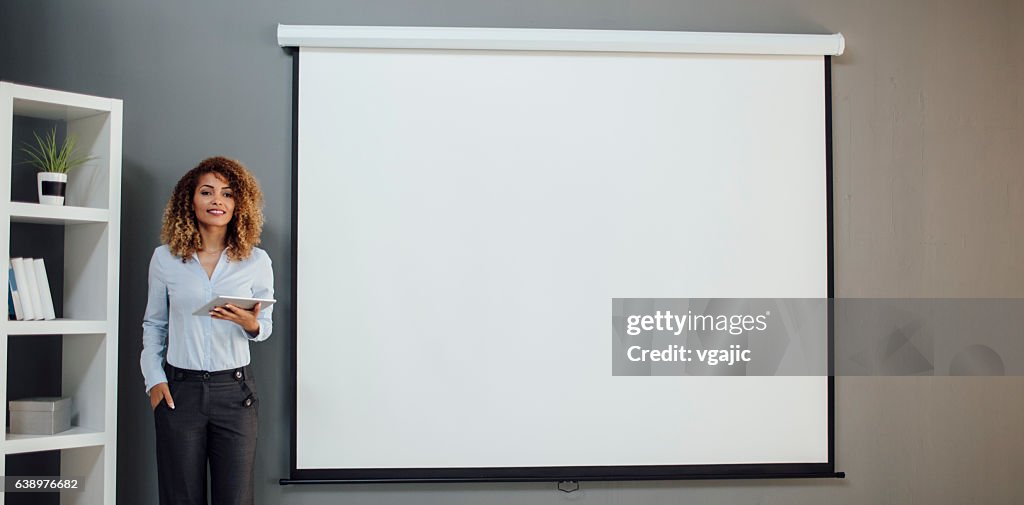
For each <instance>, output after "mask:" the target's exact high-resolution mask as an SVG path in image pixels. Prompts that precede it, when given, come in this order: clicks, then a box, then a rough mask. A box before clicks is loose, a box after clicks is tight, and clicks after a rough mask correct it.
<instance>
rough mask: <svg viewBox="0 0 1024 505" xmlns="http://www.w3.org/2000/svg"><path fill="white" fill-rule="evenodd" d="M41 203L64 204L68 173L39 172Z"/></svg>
mask: <svg viewBox="0 0 1024 505" xmlns="http://www.w3.org/2000/svg"><path fill="white" fill-rule="evenodd" d="M37 179H38V182H39V184H38V187H39V203H42V204H45V205H64V193H65V192H66V191H67V187H68V174H60V173H57V172H39V175H38V177H37Z"/></svg>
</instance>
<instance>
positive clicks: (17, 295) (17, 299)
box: [7, 265, 25, 321]
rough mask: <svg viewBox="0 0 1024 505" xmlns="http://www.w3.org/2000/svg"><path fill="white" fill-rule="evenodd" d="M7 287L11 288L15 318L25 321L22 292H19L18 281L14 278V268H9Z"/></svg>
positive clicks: (9, 266)
mask: <svg viewBox="0 0 1024 505" xmlns="http://www.w3.org/2000/svg"><path fill="white" fill-rule="evenodd" d="M7 285H8V286H9V287H10V293H11V305H13V306H14V318H15V319H17V320H18V321H22V320H24V319H25V309H23V308H21V292H19V291H18V279H17V278H15V277H14V267H13V266H11V265H8V266H7Z"/></svg>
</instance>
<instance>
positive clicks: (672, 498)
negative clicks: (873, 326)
mask: <svg viewBox="0 0 1024 505" xmlns="http://www.w3.org/2000/svg"><path fill="white" fill-rule="evenodd" d="M284 4H285V3H284V2H272V1H269V0H262V1H242V0H231V1H219V2H199V1H182V2H166V1H165V2H156V1H137V0H98V1H92V2H73V1H66V2H57V1H38V0H24V1H14V0H4V1H3V2H2V3H0V78H2V79H4V80H10V81H15V82H20V83H25V84H32V85H40V86H47V87H54V88H61V89H67V90H71V91H78V92H83V93H91V94H97V95H104V96H111V97H119V98H122V99H124V103H125V108H124V111H125V125H124V127H125V128H124V176H123V182H122V184H123V200H122V201H123V205H124V208H123V211H122V212H123V223H124V229H123V233H122V241H123V246H122V251H121V252H122V263H121V264H122V269H121V292H122V297H121V299H122V302H121V324H120V338H121V344H120V351H119V354H120V376H121V384H120V386H119V389H118V394H119V404H118V413H119V423H120V425H119V435H118V446H119V449H120V450H119V452H118V499H119V502H120V503H131V504H136V503H155V500H156V480H155V479H156V477H155V475H156V473H155V472H156V470H155V462H154V456H153V451H152V449H151V448H152V447H153V428H152V417H151V415H150V412H149V408H148V403H147V401H146V397H145V396H144V395H143V390H142V387H143V386H142V379H141V375H140V373H139V370H138V355H139V350H140V347H141V344H140V340H139V325H140V319H141V316H142V312H143V304H142V302H141V300H140V299H139V297H138V296H137V295H138V294H139V293H142V292H144V289H145V286H146V266H147V261H148V259H149V255H150V251H151V250H152V248H153V247H154V246H155V245H156V244H157V241H158V234H159V223H160V215H161V210H162V208H163V205H164V202H165V201H166V198H167V196H168V194H169V191H170V189H171V187H172V185H173V183H174V182H175V181H176V180H177V178H178V177H179V176H180V175H181V174H182V173H183V171H184V170H186V169H187V168H190V167H191V166H193V165H194V164H195V163H196V162H197V161H198V160H199V159H201V158H203V157H206V156H209V155H213V154H225V155H228V156H233V157H237V158H240V159H242V160H244V161H246V162H247V163H248V165H249V166H250V167H251V168H252V169H253V171H254V172H255V173H256V174H257V176H258V177H259V179H260V181H261V182H262V184H263V187H264V190H265V191H266V196H267V202H268V205H267V209H266V210H267V226H266V233H265V235H264V246H265V248H266V249H267V250H268V251H269V253H270V255H271V256H272V257H273V258H274V260H275V263H274V265H275V273H276V276H277V284H278V289H279V294H278V298H279V299H280V300H281V303H280V305H279V306H278V310H277V317H276V328H277V330H276V332H275V335H274V336H273V337H272V338H271V339H270V340H269V341H267V342H264V343H260V344H258V345H255V346H254V354H253V360H254V363H255V365H256V366H257V367H258V370H259V373H260V376H259V381H260V387H261V388H262V392H263V394H262V397H263V402H264V403H263V407H262V409H261V413H260V415H261V433H260V440H259V455H258V465H257V477H258V484H257V486H258V493H259V495H260V496H259V498H258V500H257V503H261V504H277V503H289V504H327V503H335V502H340V501H343V500H344V501H351V502H360V503H446V504H448V503H503V504H504V503H524V504H537V503H559V502H569V501H581V502H584V503H594V504H605V503H608V504H611V503H638V504H654V503H683V502H698V503H723V504H724V503H729V504H734V503H737V504H760V503H806V504H817V503H825V502H830V503H863V504H876V503H907V502H916V503H1024V486H1021V485H1020V475H1022V474H1024V437H1022V436H1021V435H1020V430H1021V428H1022V427H1024V379H1022V378H1019V377H1017V378H975V379H963V378H960V379H957V378H840V379H839V380H838V387H837V408H836V410H837V416H838V417H837V422H836V430H837V463H838V468H839V469H840V470H844V471H847V472H848V473H849V478H848V479H846V480H845V481H836V480H828V481H742V482H725V481H717V482H653V483H651V482H641V483H636V482H629V483H585V484H584V485H583V490H582V492H579V493H576V494H573V495H565V494H562V493H560V492H557V491H555V490H554V489H553V486H552V485H550V484H543V483H536V484H472V485H469V484H450V485H379V486H363V485H360V486H302V487H280V486H278V485H277V484H276V481H277V479H278V478H280V477H284V476H286V475H287V471H288V468H287V467H288V452H289V447H288V442H289V441H288V422H289V421H288V419H289V407H288V403H287V402H288V394H289V392H288V391H287V390H286V384H287V383H288V377H287V373H286V370H287V368H288V365H287V364H288V349H289V346H288V341H289V339H290V338H291V337H292V335H290V334H289V330H288V328H289V325H290V321H289V316H288V314H289V313H290V312H291V310H292V308H293V307H292V303H291V299H290V298H291V294H290V293H289V290H288V286H289V282H290V279H289V278H288V272H289V267H288V265H289V264H290V262H291V255H290V248H289V237H290V233H291V229H290V217H289V213H288V209H289V208H290V205H291V202H290V180H289V174H290V148H291V147H290V146H291V144H290V141H291V139H290V135H291V86H292V78H291V59H290V57H288V56H287V55H286V54H285V53H284V52H283V51H282V50H281V49H280V48H278V47H277V46H276V43H275V25H276V24H277V23H291V24H367V25H425V26H429V25H449V26H496V27H500V26H507V27H539V28H616V29H646V30H711V31H753V32H795V33H831V32H842V33H844V34H845V35H846V37H847V47H848V49H847V53H846V54H845V55H843V56H842V57H839V58H836V59H835V61H834V67H833V77H834V99H833V100H834V106H835V108H834V127H835V155H836V157H835V203H836V212H835V224H836V287H837V294H838V295H839V296H894V297H903V296H928V297H953V296H960V297H971V296H980V297H995V296H1006V297H1020V296H1024V262H1021V261H1020V259H1021V258H1020V254H1021V251H1022V248H1024V233H1022V230H1021V227H1020V226H1021V223H1022V222H1024V219H1022V218H1024V198H1022V197H1024V170H1022V168H1024V167H1022V162H1021V160H1022V159H1024V147H1022V146H1024V35H1021V30H1020V29H1019V27H1020V26H1024V2H1020V1H1016V0H1006V1H966V0H965V1H960V2H956V1H935V0H921V1H895V0H878V1H850V0H749V1H741V0H677V1H672V2H669V1H664V0H631V1H629V2H625V1H622V2H614V1H610V0H572V1H570V0H518V1H509V0H440V1H436V2H424V1H412V0H405V1H395V0H372V1H371V0H362V1H360V0H347V1H337V2H332V1H328V0H315V1H314V0H306V1H294V2H287V4H288V5H284ZM751 421H752V422H756V420H754V419H752V420H751Z"/></svg>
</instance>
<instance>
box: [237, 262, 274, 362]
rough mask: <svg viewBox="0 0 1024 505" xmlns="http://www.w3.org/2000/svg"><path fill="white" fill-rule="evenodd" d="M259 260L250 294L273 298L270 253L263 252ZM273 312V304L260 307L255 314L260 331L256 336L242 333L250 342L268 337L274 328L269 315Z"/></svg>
mask: <svg viewBox="0 0 1024 505" xmlns="http://www.w3.org/2000/svg"><path fill="white" fill-rule="evenodd" d="M261 256H262V257H261V258H260V261H259V267H257V269H256V272H255V275H254V279H253V283H252V296H253V298H269V299H273V298H274V269H273V264H272V263H271V261H270V255H268V254H267V253H266V252H263V254H262V255H261ZM273 313H274V306H273V305H271V306H269V307H267V308H261V309H260V315H259V316H257V318H256V319H257V320H259V322H260V331H259V333H257V334H256V336H255V337H254V336H252V335H251V334H249V333H248V332H246V331H245V330H242V333H244V334H245V336H246V338H248V339H249V341H251V342H262V341H264V340H266V339H268V338H270V333H271V332H272V331H273V330H274V321H273V318H272V317H271V316H272V315H273Z"/></svg>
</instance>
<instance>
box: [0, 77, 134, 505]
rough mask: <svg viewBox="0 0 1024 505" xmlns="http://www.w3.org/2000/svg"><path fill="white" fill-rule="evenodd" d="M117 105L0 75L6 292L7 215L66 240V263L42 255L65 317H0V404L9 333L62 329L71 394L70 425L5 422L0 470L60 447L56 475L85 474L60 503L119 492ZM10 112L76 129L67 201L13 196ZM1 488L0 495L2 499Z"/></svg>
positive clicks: (1, 279)
mask: <svg viewBox="0 0 1024 505" xmlns="http://www.w3.org/2000/svg"><path fill="white" fill-rule="evenodd" d="M121 108H122V104H121V101H120V100H116V99H110V98H101V97H95V96H87V95H80V94H76V93H67V92H63V91H56V90H50V89H43V88H36V87H29V86H22V85H18V84H12V83H7V82H0V122H2V128H0V153H2V154H0V169H2V171H0V220H2V221H0V224H2V226H0V254H2V256H0V259H2V262H0V267H2V268H0V285H2V286H4V287H5V290H6V286H7V285H8V279H7V275H8V273H7V272H8V271H7V268H6V265H9V264H10V252H11V240H12V236H11V235H12V234H11V229H12V224H13V223H31V224H33V225H42V226H47V227H49V226H53V227H59V228H61V229H62V230H63V238H64V250H63V254H62V257H63V264H61V265H53V264H51V262H50V260H47V269H48V270H51V271H52V269H55V268H60V269H62V271H63V279H64V283H63V298H62V301H63V314H62V316H63V317H62V318H60V319H57V320H52V321H11V320H7V318H3V319H0V353H2V356H0V357H2V362H3V363H4V373H0V403H2V404H3V405H4V406H5V408H6V406H7V402H8V401H9V400H11V399H12V398H8V391H9V388H8V383H7V380H8V377H7V375H8V374H7V373H6V372H7V370H8V366H9V363H10V361H9V360H10V359H11V356H9V350H10V345H9V343H10V339H11V338H12V337H13V338H19V339H31V338H37V337H39V338H41V336H43V335H60V336H61V337H60V338H61V346H62V348H61V356H62V360H61V392H62V394H63V396H66V397H71V399H72V400H71V402H72V405H71V425H72V427H71V429H70V430H68V431H65V432H63V433H59V434H56V435H50V436H39V435H17V434H11V433H7V432H6V430H5V433H4V436H3V437H2V438H0V453H2V454H3V456H4V457H3V458H0V475H7V474H8V468H7V467H6V465H7V461H6V457H7V456H8V455H13V454H24V453H30V452H39V451H60V461H61V476H62V477H78V478H81V479H84V481H83V482H80V483H79V486H80V488H81V491H78V492H65V493H61V495H60V496H61V498H60V499H61V503H62V504H83V505H84V504H90V505H91V504H107V505H113V503H114V498H115V482H116V481H115V468H116V466H115V465H116V454H117V445H116V444H117V430H116V428H117V387H116V386H117V316H118V272H119V257H118V255H119V251H120V229H121V228H120V215H121V211H120V209H121V196H120V195H121V188H120V184H121V124H122V115H121ZM16 116H20V117H26V118H37V119H43V120H48V121H56V122H57V124H58V125H59V128H66V131H67V133H69V134H73V135H75V137H76V139H77V141H78V149H79V150H80V151H79V152H80V153H83V154H86V152H87V154H88V155H89V156H93V157H95V159H94V160H93V161H91V162H90V163H88V164H87V165H85V166H83V167H80V168H78V169H76V170H75V171H72V172H71V174H69V177H68V188H67V194H66V200H65V206H63V207H59V206H50V205H40V204H37V203H26V202H13V201H11V194H12V193H11V190H12V188H11V184H12V170H27V171H31V170H32V169H31V168H28V167H12V166H11V158H12V154H13V153H14V152H15V150H16V149H19V148H20V147H21V146H20V145H14V142H13V139H14V134H15V132H14V129H15V121H14V118H15V117H16ZM39 133H40V134H42V133H44V132H39ZM31 239H32V238H31V237H30V236H29V237H25V236H20V235H19V236H15V237H14V240H31ZM51 282H53V277H51ZM55 301H56V300H55ZM11 380H12V381H16V380H19V378H17V377H11ZM26 380H30V379H26ZM13 399H17V398H13ZM11 470H14V469H11ZM4 496H5V494H4V493H0V505H3V503H4Z"/></svg>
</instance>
